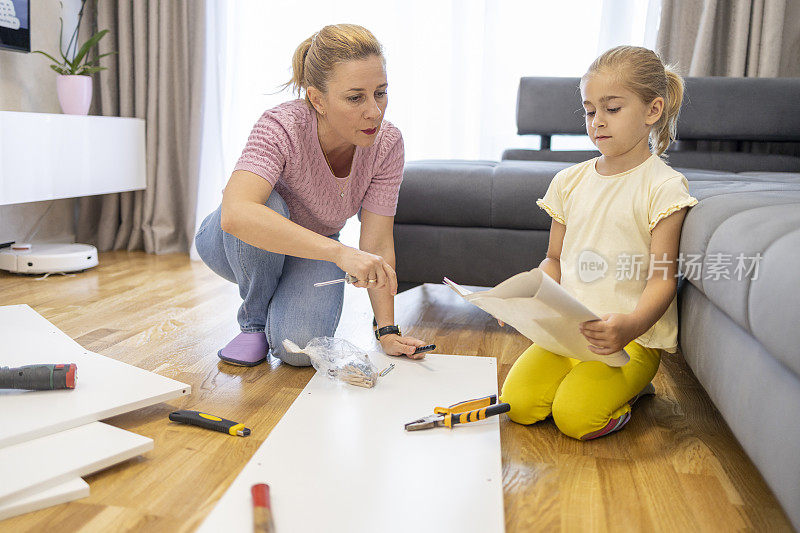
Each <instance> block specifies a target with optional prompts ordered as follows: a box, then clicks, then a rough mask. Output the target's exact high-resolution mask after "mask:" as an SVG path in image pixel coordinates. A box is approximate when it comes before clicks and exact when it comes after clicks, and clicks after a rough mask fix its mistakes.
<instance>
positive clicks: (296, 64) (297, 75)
mask: <svg viewBox="0 0 800 533" xmlns="http://www.w3.org/2000/svg"><path fill="white" fill-rule="evenodd" d="M312 41H313V37H309V38H308V39H306V40H305V41H303V42H302V43H300V46H298V47H297V49H296V50H295V51H294V55H293V56H292V79H290V80H289V81H288V82H286V84H284V86H283V87H284V89H285V88H287V87H291V88H292V92H293V93H295V94H296V95H297V96H300V94H301V92H302V91H303V89H304V88H305V85H304V79H305V62H306V56H307V55H308V51H309V49H310V48H311V43H312Z"/></svg>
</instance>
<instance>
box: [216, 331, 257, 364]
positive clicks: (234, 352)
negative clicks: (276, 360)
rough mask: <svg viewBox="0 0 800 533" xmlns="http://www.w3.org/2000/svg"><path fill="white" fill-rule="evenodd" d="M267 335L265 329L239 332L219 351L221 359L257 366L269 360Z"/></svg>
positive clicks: (227, 361) (231, 362)
mask: <svg viewBox="0 0 800 533" xmlns="http://www.w3.org/2000/svg"><path fill="white" fill-rule="evenodd" d="M268 351H269V344H267V336H266V335H264V332H263V331H255V332H252V333H245V332H242V333H239V334H238V335H237V336H236V337H234V338H233V340H232V341H231V342H229V343H228V344H227V345H225V347H224V348H223V349H221V350H220V351H218V352H217V355H218V356H219V358H220V359H222V360H223V361H225V362H226V363H230V364H232V365H237V366H256V365H260V364H261V363H263V362H264V361H266V360H267V352H268Z"/></svg>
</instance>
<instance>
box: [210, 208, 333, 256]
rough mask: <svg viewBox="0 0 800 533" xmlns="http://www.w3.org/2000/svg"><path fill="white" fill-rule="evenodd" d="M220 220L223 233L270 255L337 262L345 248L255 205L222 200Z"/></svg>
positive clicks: (268, 209) (270, 210)
mask: <svg viewBox="0 0 800 533" xmlns="http://www.w3.org/2000/svg"><path fill="white" fill-rule="evenodd" d="M221 219H222V229H223V231H225V232H227V233H230V234H231V235H234V236H235V237H237V238H239V239H241V240H242V241H244V242H246V243H247V244H250V245H252V246H256V247H258V248H261V249H262V250H267V251H269V252H275V253H278V254H284V255H291V256H294V257H303V258H306V259H319V260H323V261H331V262H334V263H336V262H338V260H339V257H340V254H341V253H342V251H343V249H344V248H346V246H345V245H343V244H342V243H340V242H338V241H335V240H333V239H329V238H327V237H324V236H322V235H320V234H318V233H315V232H313V231H311V230H309V229H306V228H304V227H302V226H300V225H298V224H295V223H294V222H292V221H291V220H289V219H288V218H286V217H284V216H282V215H280V214H279V213H276V212H275V211H273V210H272V209H270V208H269V207H267V206H265V205H259V204H257V203H255V202H235V203H231V204H228V205H226V203H225V202H224V201H223V203H222V217H221Z"/></svg>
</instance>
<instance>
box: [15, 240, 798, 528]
mask: <svg viewBox="0 0 800 533" xmlns="http://www.w3.org/2000/svg"><path fill="white" fill-rule="evenodd" d="M100 262H101V264H100V266H99V267H98V268H95V269H92V270H90V271H88V272H84V273H80V274H78V275H75V276H74V277H50V278H48V279H45V280H37V279H36V278H35V277H28V276H14V275H10V274H7V273H0V305H9V304H21V303H25V304H28V305H30V306H31V307H33V309H35V310H36V311H37V312H39V313H40V314H42V315H43V316H44V317H45V318H47V319H48V320H50V321H51V322H52V323H53V324H55V325H56V326H57V327H59V328H60V329H61V330H63V331H64V332H65V333H67V334H68V335H70V336H71V337H72V338H74V339H75V340H77V341H78V342H79V343H80V344H82V345H83V346H84V347H86V348H87V349H89V350H92V351H95V352H99V353H101V354H103V355H105V356H108V357H113V358H115V359H118V360H121V361H125V362H127V363H130V364H133V365H136V366H139V367H141V368H144V369H147V370H150V371H153V372H156V373H158V374H161V375H164V376H167V377H170V378H174V379H177V380H179V381H183V382H185V383H189V384H191V386H192V395H191V396H189V397H185V398H181V399H178V400H175V401H173V402H170V403H169V404H159V405H156V406H153V407H149V408H146V409H141V410H139V411H135V412H133V413H129V414H125V415H121V416H117V417H115V418H111V419H109V420H108V422H109V423H111V424H113V425H115V426H118V427H120V428H123V429H127V430H130V431H133V432H136V433H139V434H141V435H145V436H147V437H150V438H152V439H154V441H155V449H154V450H153V451H151V452H149V453H147V454H145V455H144V456H142V457H140V458H138V459H134V460H131V461H128V462H126V463H123V464H121V465H118V466H115V467H113V468H110V469H108V470H106V471H104V472H100V473H98V474H95V475H93V476H89V477H88V478H86V480H87V481H88V483H89V485H90V487H91V495H90V496H89V497H88V498H86V499H84V500H80V501H78V502H73V503H69V504H64V505H59V506H56V507H52V508H49V509H46V510H42V511H38V512H36V513H31V514H28V515H24V516H21V517H17V518H13V519H10V520H7V521H5V522H1V523H0V530H2V531H15V532H23V531H46V530H48V531H49V530H52V531H77V530H83V531H120V530H140V531H148V532H149V531H191V530H193V529H194V528H196V527H197V526H198V525H199V524H200V522H201V521H202V520H203V518H204V517H205V516H206V515H207V514H208V513H209V512H210V510H211V509H212V508H213V506H214V504H215V502H216V501H217V500H218V499H219V498H220V497H221V496H222V494H223V493H224V491H225V490H226V488H227V487H228V485H229V484H230V483H231V482H232V481H233V479H234V478H235V477H236V475H237V474H238V473H239V471H240V470H241V469H242V467H243V466H244V465H245V463H246V462H247V461H248V459H249V458H250V456H251V455H252V454H253V452H255V450H256V449H257V448H258V446H259V445H260V444H261V443H262V442H263V441H264V439H265V438H266V437H267V435H268V434H269V432H270V430H271V429H272V428H273V427H274V426H275V424H276V423H277V422H278V420H280V418H281V416H282V415H283V414H284V413H285V412H286V410H287V409H288V408H289V405H291V403H292V401H293V400H294V399H295V398H296V397H297V395H298V394H299V393H300V391H301V390H302V389H303V387H304V386H305V384H306V382H307V381H308V380H309V379H310V377H311V375H312V373H313V369H297V368H292V367H288V366H285V365H280V364H276V363H275V362H273V363H272V364H265V365H261V366H259V367H256V368H252V369H243V368H237V367H232V366H228V365H225V364H223V363H221V362H220V361H219V359H218V358H217V356H216V351H217V349H219V347H220V346H222V345H224V343H225V342H227V341H228V340H229V339H230V338H231V337H232V336H233V335H235V334H236V333H237V332H238V328H237V325H236V320H235V315H236V309H237V307H238V303H239V297H238V294H237V290H236V288H235V287H234V286H233V285H232V284H230V283H228V282H225V281H224V280H222V279H221V278H219V277H217V276H215V275H214V274H213V273H211V272H210V271H209V270H208V269H207V268H206V267H205V266H204V265H202V264H201V263H192V262H190V261H189V259H188V257H187V256H183V255H172V256H152V255H145V254H143V253H124V252H116V253H109V254H101V258H100ZM397 308H398V314H397V321H398V323H399V324H400V326H401V327H403V331H404V332H406V333H408V334H411V335H415V336H417V337H419V338H422V339H424V340H426V341H430V342H433V343H436V344H437V345H438V347H439V349H438V350H437V351H438V352H439V353H450V354H460V355H480V356H488V357H496V358H497V359H498V363H499V364H498V367H499V373H500V375H499V376H498V383H502V381H503V379H504V378H505V375H506V374H507V372H508V370H509V368H510V367H511V365H512V364H513V362H514V359H515V358H516V357H517V355H518V354H519V353H520V352H521V351H522V350H523V349H524V348H525V347H527V344H528V342H527V341H526V340H525V338H523V337H522V336H521V335H519V334H516V333H513V332H510V331H508V330H507V329H504V330H501V329H500V328H499V327H498V326H497V324H496V323H495V322H494V321H493V320H491V319H490V318H489V316H488V315H486V314H484V313H483V312H481V311H480V310H478V309H477V308H474V307H472V306H469V305H467V304H463V303H461V302H460V301H459V300H458V299H457V297H456V296H455V295H453V294H452V293H451V292H450V291H449V289H447V288H445V287H444V286H434V285H425V286H422V287H418V288H416V289H412V290H411V291H407V292H405V293H402V294H401V295H399V296H398V298H397ZM371 316H372V315H371V313H370V311H369V308H368V305H367V302H366V295H365V294H364V292H363V291H359V290H358V289H354V288H352V287H348V292H347V297H346V303H345V310H344V312H343V314H342V317H343V318H342V324H341V326H340V328H339V332H338V335H339V336H344V337H347V338H348V339H350V340H353V341H355V342H356V343H357V344H360V345H361V346H362V347H363V348H365V349H373V348H374V347H375V341H374V338H371V337H370V335H371V328H370V324H371ZM654 383H655V386H656V391H657V395H656V396H655V397H654V398H646V399H644V400H643V401H642V402H641V403H640V404H638V406H637V408H636V409H635V411H634V416H633V418H632V420H631V422H630V423H629V424H628V425H627V427H626V428H625V429H624V430H623V431H621V432H620V433H618V434H614V435H611V436H609V437H606V438H603V439H599V440H597V441H592V442H588V443H584V442H579V441H575V440H572V439H570V438H568V437H565V436H563V435H561V434H560V433H559V432H558V430H557V429H556V427H555V426H554V424H553V423H552V422H551V421H545V422H543V423H540V424H536V425H533V426H520V425H517V424H514V423H513V422H511V421H510V420H508V418H507V417H505V415H503V418H502V420H501V423H500V429H501V439H502V456H503V476H504V480H503V487H504V489H503V490H504V496H505V517H506V530H507V531H508V532H509V533H515V532H529V531H559V530H564V531H578V530H583V531H670V532H672V531H741V530H750V531H770V532H773V531H791V526H790V525H789V522H788V519H787V518H786V515H785V514H784V513H783V511H782V510H781V509H780V507H779V505H778V503H777V501H776V500H775V498H774V496H773V495H772V493H771V492H770V490H769V489H768V488H767V486H766V485H765V483H764V481H763V479H762V478H761V476H760V475H759V473H758V472H757V471H756V469H755V468H754V467H753V465H752V463H751V462H750V461H749V460H748V459H747V457H746V455H745V454H744V452H743V451H742V449H741V447H740V446H739V445H738V444H737V442H736V440H735V439H734V437H733V436H732V434H731V432H730V430H729V429H728V427H727V426H726V425H725V422H724V421H723V420H722V418H721V417H720V415H719V413H718V412H717V411H716V409H715V408H714V407H713V405H712V403H711V401H710V400H709V399H708V397H707V396H706V394H705V392H704V391H703V389H702V388H701V387H700V385H699V384H698V382H697V380H696V379H695V377H694V376H693V375H692V373H691V371H690V370H689V369H688V367H687V366H686V364H685V363H684V361H683V360H682V359H681V358H680V357H679V356H676V357H670V358H667V359H665V360H664V362H663V363H662V366H661V369H660V370H659V373H658V375H657V376H656V379H655V381H654ZM484 392H485V391H476V395H478V394H483V393H484ZM174 409H197V410H204V411H207V412H211V413H215V414H218V415H221V416H224V417H227V418H231V419H234V420H237V421H242V422H246V423H247V425H248V426H249V427H251V428H252V429H253V434H252V436H250V437H248V438H233V437H228V436H225V435H222V434H220V433H215V432H210V431H206V430H203V429H199V428H194V427H187V426H179V425H176V424H174V423H171V422H169V421H168V420H167V415H168V414H169V412H170V411H172V410H174ZM431 504H432V505H435V502H432V503H431ZM476 512H479V510H476Z"/></svg>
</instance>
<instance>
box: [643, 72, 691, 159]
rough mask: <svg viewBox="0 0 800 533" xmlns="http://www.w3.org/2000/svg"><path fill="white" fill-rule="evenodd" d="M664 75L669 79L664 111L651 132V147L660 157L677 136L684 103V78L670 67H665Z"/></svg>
mask: <svg viewBox="0 0 800 533" xmlns="http://www.w3.org/2000/svg"><path fill="white" fill-rule="evenodd" d="M664 75H665V76H666V77H667V96H666V97H664V111H663V112H662V113H661V118H659V119H658V122H656V123H655V124H653V129H651V130H650V145H651V146H652V147H653V149H654V150H655V152H656V154H658V155H661V154H663V153H664V152H666V151H667V148H669V145H670V144H672V142H673V141H674V140H675V138H676V136H677V129H678V114H679V113H680V111H681V104H682V103H683V78H681V76H680V75H679V74H678V73H676V72H675V71H674V70H673V69H672V68H671V67H669V66H666V67H664Z"/></svg>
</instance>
